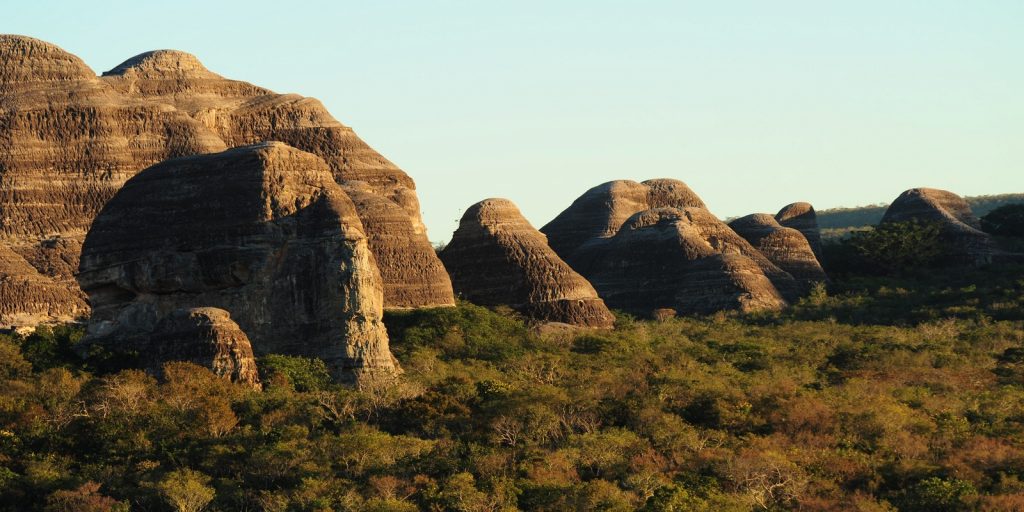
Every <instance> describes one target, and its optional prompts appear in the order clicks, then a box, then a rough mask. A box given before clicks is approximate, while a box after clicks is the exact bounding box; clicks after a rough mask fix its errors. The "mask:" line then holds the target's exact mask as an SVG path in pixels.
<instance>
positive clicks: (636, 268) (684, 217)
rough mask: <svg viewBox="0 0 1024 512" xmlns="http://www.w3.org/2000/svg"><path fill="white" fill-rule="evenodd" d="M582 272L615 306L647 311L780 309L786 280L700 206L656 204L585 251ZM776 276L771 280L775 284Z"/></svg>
mask: <svg viewBox="0 0 1024 512" xmlns="http://www.w3.org/2000/svg"><path fill="white" fill-rule="evenodd" d="M588 250H589V251H593V252H594V253H595V255H594V256H593V258H592V262H591V265H590V272H589V273H588V274H586V276H587V278H589V279H590V282H591V283H593V285H594V287H595V288H596V289H597V291H598V294H599V295H600V296H601V297H602V298H603V299H604V300H605V302H606V303H607V304H608V305H609V306H611V307H614V308H621V309H624V310H628V311H635V312H639V313H642V314H649V313H651V312H652V311H655V310H659V309H666V308H667V309H673V310H676V311H678V312H680V313H684V314H688V313H711V312H715V311H721V310H740V311H761V310H778V309H781V308H783V307H784V306H785V305H786V299H785V297H784V294H783V293H781V292H780V291H779V289H778V287H779V285H782V286H783V287H784V288H788V289H792V288H793V286H794V282H793V279H792V277H790V276H789V275H788V274H786V273H785V272H783V271H782V270H780V269H779V268H778V267H776V266H775V265H773V264H772V263H771V262H769V261H768V260H767V259H766V258H765V257H764V256H762V255H761V254H760V253H759V252H758V251H757V250H756V249H754V248H753V247H752V246H751V245H750V244H749V243H747V241H746V240H743V239H742V238H740V237H739V236H738V235H736V234H735V233H734V232H733V231H732V230H731V229H729V227H728V226H726V225H725V224H724V223H723V222H721V221H720V220H718V218H716V217H715V216H714V215H712V214H711V213H710V212H708V211H707V210H706V209H703V208H684V209H678V208H655V209H652V210H646V211H643V212H640V213H637V214H635V215H633V216H632V217H630V218H629V219H628V220H627V221H626V222H625V223H624V224H623V225H622V227H621V228H620V229H619V230H618V231H617V232H616V234H615V235H614V236H612V237H611V238H607V239H604V240H603V241H601V242H600V243H598V244H593V245H591V246H590V248H589V249H588ZM773 280H774V282H773Z"/></svg>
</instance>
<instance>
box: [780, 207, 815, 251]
mask: <svg viewBox="0 0 1024 512" xmlns="http://www.w3.org/2000/svg"><path fill="white" fill-rule="evenodd" d="M775 220H777V221H779V224H782V225H783V226H785V227H787V228H793V229H795V230H797V231H799V232H800V233H802V234H803V235H804V238H806V239H807V243H809V244H810V245H811V250H812V251H814V256H815V257H816V258H818V261H819V262H820V261H821V230H820V229H819V228H818V214H817V212H815V211H814V206H811V203H802V202H801V203H792V204H788V205H786V206H783V207H782V209H781V210H779V213H776V214H775Z"/></svg>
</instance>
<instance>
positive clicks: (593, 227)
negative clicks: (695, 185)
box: [540, 179, 705, 270]
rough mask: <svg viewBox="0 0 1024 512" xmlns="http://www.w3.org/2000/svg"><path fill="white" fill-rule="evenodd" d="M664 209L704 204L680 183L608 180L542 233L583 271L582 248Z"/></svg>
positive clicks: (661, 180) (576, 202)
mask: <svg viewBox="0 0 1024 512" xmlns="http://www.w3.org/2000/svg"><path fill="white" fill-rule="evenodd" d="M662 207H670V208H705V205H704V202H703V201H701V199H700V197H698V196H697V194H695V193H694V192H693V191H692V190H690V187H688V186H686V184H685V183H683V182H681V181H678V180H671V179H654V180H647V181H644V182H642V183H637V182H635V181H630V180H618V181H609V182H608V183H603V184H601V185H598V186H596V187H594V188H592V189H590V190H588V191H586V192H585V193H584V194H583V195H582V196H580V197H579V198H578V199H576V200H575V201H573V203H572V205H570V206H569V207H568V208H566V209H565V211H563V212H562V213H560V214H559V215H558V216H557V217H555V218H554V219H553V220H552V221H551V222H548V223H547V224H546V225H545V226H544V227H542V228H540V231H541V232H542V233H544V234H545V235H547V237H548V242H549V243H550V244H551V248H552V249H554V251H555V252H556V253H558V255H559V256H561V257H562V259H564V260H565V261H566V262H568V263H569V264H570V265H572V266H573V268H576V269H577V270H580V268H579V267H578V265H582V264H583V262H582V261H580V258H579V256H578V255H577V251H578V250H579V249H580V247H581V246H583V245H585V244H588V243H594V242H595V241H598V240H600V239H604V238H609V237H612V236H614V235H615V233H617V232H618V230H619V228H620V227H621V226H622V225H623V223H625V222H626V220H627V219H629V218H630V217H631V216H632V215H633V214H635V213H637V212H641V211H644V210H649V209H651V208H662ZM583 252H585V251H583Z"/></svg>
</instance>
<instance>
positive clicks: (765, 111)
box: [0, 0, 1024, 242]
mask: <svg viewBox="0 0 1024 512" xmlns="http://www.w3.org/2000/svg"><path fill="white" fill-rule="evenodd" d="M3 10H4V15H3V17H2V19H0V32H4V33H14V34H23V35H29V36H33V37H37V38H39V39H43V40H46V41H49V42H51V43H55V44H57V45H59V46H61V47H62V48H64V49H65V50H67V51H70V52H71V53H74V54H76V55H78V56H79V57H81V58H82V59H83V60H85V62H86V63H87V64H89V65H90V66H91V67H92V68H93V70H94V71H96V72H97V73H101V72H103V71H106V70H109V69H110V68H113V67H114V66H116V65H117V64H119V63H120V62H122V61H123V60H125V59H127V58H129V57H131V56H133V55H136V54H138V53H141V52H144V51H148V50H154V49H161V48H173V49H178V50H183V51H187V52H190V53H193V54H195V55H197V56H198V57H199V58H200V60H202V61H203V63H204V64H205V65H206V67H207V68H209V69H210V70H212V71H214V72H217V73H219V74H221V75H224V76H226V77H229V78H235V79H239V80H245V81H249V82H252V83H255V84H258V85H261V86H264V87H268V88H270V89H273V90H275V91H277V92H282V93H284V92H295V93H299V94H303V95H306V96H313V97H316V98H318V99H320V100H321V101H322V102H323V103H324V104H325V105H326V106H327V108H328V109H329V110H330V111H331V113H332V114H334V116H335V117H336V118H338V119H339V120H340V121H341V122H342V123H344V124H346V125H348V126H351V127H353V128H354V129H355V130H356V133H358V134H359V135H360V136H361V137H362V138H363V139H364V140H365V141H366V142H368V143H369V144H370V145H371V146H373V147H374V148H375V149H377V150H378V151H379V152H381V153H382V154H384V155H385V156H386V157H387V158H388V159H390V160H392V161H393V162H395V163H396V164H398V165H399V166H400V167H402V168H403V169H404V170H405V171H406V172H407V173H409V174H410V175H411V176H412V177H413V178H414V179H415V180H416V183H417V190H418V193H419V198H420V202H421V205H422V210H423V217H424V220H425V222H426V224H427V227H428V232H429V237H430V239H431V240H433V241H435V242H440V241H444V240H447V239H449V238H450V236H451V232H452V231H453V230H454V229H455V227H456V226H457V221H458V219H459V217H461V215H462V212H463V211H464V209H465V208H466V207H468V206H469V205H471V204H473V203H475V202H477V201H479V200H482V199H485V198H488V197H505V198H508V199H511V200H513V201H514V202H516V204H518V205H519V208H520V209H521V210H522V212H523V213H524V215H526V217H527V218H528V219H529V220H530V221H531V222H532V223H533V224H534V226H535V227H537V228H540V227H541V226H543V225H544V224H545V223H547V222H548V221H549V220H551V219H552V218H553V217H554V216H555V215H557V214H558V213H559V212H560V211H562V210H563V209H565V208H566V207H568V206H569V204H570V203H571V202H572V201H573V200H574V199H575V198H576V197H578V196H579V195H580V194H582V193H583V192H585V191H586V190H587V189H589V188H591V187H593V186H596V185H598V184H601V183H603V182H606V181H610V180H614V179H632V180H637V181H641V180H644V179H649V178H657V177H668V178H676V179H680V180H683V181H685V182H686V183H687V184H689V185H690V187H691V188H693V189H694V190H695V191H696V192H697V193H698V194H699V195H700V196H701V197H702V198H703V199H704V201H705V202H706V203H707V204H708V206H709V208H710V209H711V210H712V211H713V212H714V213H715V214H717V215H718V216H720V217H723V218H724V217H732V216H739V215H745V214H747V213H753V212H775V211H777V210H778V209H779V208H780V207H782V206H783V205H785V204H788V203H791V202H794V201H809V202H811V203H813V204H814V205H815V207H816V208H818V209H824V208H830V207H837V206H856V205H864V204H873V203H880V202H889V201H891V200H892V199H894V198H895V197H896V196H897V195H899V193H900V192H902V191H903V190H905V189H908V188H912V187H919V186H929V187H935V188H944V189H948V190H952V191H954V192H957V193H959V194H962V195H980V194H995V193H1006V192H1024V30H1022V27H1024V2H1022V1H1020V0H977V1H972V2H966V1H963V0H956V1H950V0H900V1H892V0H884V1H878V0H858V1H838V0H792V1H791V0H775V1H767V0H763V1H741V0H721V1H713V2H712V1H707V0H701V1H686V0H676V1H643V0H634V1H630V2H627V1H617V2H610V1H602V0H579V1H569V0H565V1H559V0H547V1H533V0H519V1H516V2H498V1H482V0H476V1H445V0H437V1H416V2H414V1H388V0H373V1H365V0H364V1H360V2H349V1H330V2H327V1H325V2H262V1H258V0H249V1H245V2H239V1H215V0H206V1H192V0H178V1H173V2H148V1H139V0H132V1H110V2H103V1H88V2H85V1H58V0H48V1H44V0H33V1H31V2H29V1H18V2H8V5H4V7H3Z"/></svg>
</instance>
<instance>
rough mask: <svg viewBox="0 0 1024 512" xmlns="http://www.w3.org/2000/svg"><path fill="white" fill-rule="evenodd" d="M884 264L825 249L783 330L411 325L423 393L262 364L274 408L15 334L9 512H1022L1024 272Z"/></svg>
mask: <svg viewBox="0 0 1024 512" xmlns="http://www.w3.org/2000/svg"><path fill="white" fill-rule="evenodd" d="M902 229H903V230H904V231H905V230H906V229H910V230H911V231H912V232H911V233H910V235H911V236H917V237H919V238H921V240H922V241H923V242H924V243H927V241H928V238H929V237H930V236H933V235H934V233H932V232H931V231H929V229H928V227H927V226H917V227H910V228H906V227H904V228H902ZM893 233H902V235H901V236H906V235H907V233H906V232H902V231H899V230H896V231H893V232H886V231H880V232H879V233H877V234H874V235H870V236H874V237H881V238H882V239H883V241H884V237H887V236H894V235H893ZM865 236H869V235H865ZM869 242H870V241H866V239H861V240H859V241H856V240H854V241H850V242H844V243H843V244H838V246H830V247H829V249H828V253H827V254H833V255H835V254H840V255H843V258H845V259H843V260H837V263H836V268H837V270H838V271H837V272H836V274H835V275H836V277H835V281H834V282H833V283H832V284H831V285H830V286H829V287H825V286H821V287H819V288H817V289H815V290H814V292H813V293H812V294H811V295H810V296H809V297H808V298H807V299H805V300H804V301H802V302H800V303H799V304H796V305H795V306H794V307H792V308H790V309H789V310H787V311H785V312H782V313H773V314H756V315H738V314H717V315H713V316H708V317H686V318H662V319H661V320H658V321H656V320H646V319H637V318H634V317H631V316H629V315H626V314H619V315H618V322H617V326H616V328H615V329H614V330H613V331H592V332H578V331H559V330H551V329H547V330H544V331H538V330H536V329H533V328H531V327H530V326H529V325H528V324H526V323H525V322H524V321H522V319H520V318H518V317H517V316H516V315H515V314H514V313H512V312H510V311H501V310H499V311H492V310H487V309H484V308H480V307H476V306H473V305H470V304H466V303H462V304H460V305H459V306H458V307H457V308H448V309H436V310H423V311H416V312H408V313H401V314H392V315H390V316H389V317H388V318H387V324H388V328H389V331H390V334H391V338H392V349H393V351H394V353H395V355H396V357H397V358H398V360H399V361H400V362H401V364H402V367H403V368H404V370H405V373H404V375H402V376H401V378H399V379H397V380H395V381H392V382H379V383H367V384H365V385H364V386H363V387H362V388H359V389H352V388H346V387H343V386H340V385H337V384H334V383H332V382H331V379H330V378H329V376H328V374H327V371H326V368H325V366H324V365H323V363H322V362H321V361H318V360H309V359H301V358H295V357H287V356H278V355H274V356H267V357H263V358H261V359H260V360H259V364H260V367H261V372H262V379H263V384H264V389H263V390H262V391H257V390H252V389H249V388H246V387H243V386H239V385H234V384H231V383H229V382H226V381H224V380H222V379H219V378H217V377H215V376H214V375H213V374H211V373H210V372H209V371H207V370H205V369H203V368H200V367H198V366H194V365H191V364H186V363H170V364H168V365H166V366H165V368H164V372H163V375H162V376H161V377H160V378H159V379H157V378H155V377H153V376H150V375H147V374H145V373H142V372H140V371H137V370H131V369H118V368H117V367H112V366H111V364H110V362H109V361H104V360H103V359H102V357H99V356H98V355H93V356H90V357H87V358H85V359H83V358H81V357H79V356H78V355H77V354H76V353H75V352H74V350H73V345H74V343H75V342H76V341H77V339H78V338H79V337H80V336H81V330H80V329H79V328H77V327H73V326H65V327H55V328H42V329H39V330H38V331H36V333H34V334H32V335H30V336H15V335H3V336H0V503H3V508H4V509H6V510H50V511H72V510H73V511H109V510H152V511H166V510H179V511H200V510H210V511H228V510H254V511H255V510H266V511H320V510H353V511H406V510H408V511H413V510H437V511H441V510H455V511H501V510H516V509H520V510H536V511H555V510H607V511H617V510H643V511H702V510H705V511H756V510H810V511H838V510H854V511H864V512H867V511H893V510H900V511H910V512H925V511H929V512H932V511H939V512H941V511H961V510H963V511H1004V510H1024V428H1022V427H1024V267H1022V266H1019V265H1011V264H1004V265H1000V266H994V267H990V268H982V269H972V270H967V269H962V268H943V267H941V265H939V260H938V259H930V260H927V261H923V262H922V261H920V260H914V259H913V258H909V256H907V255H905V254H904V255H900V254H898V251H896V254H895V257H894V255H893V253H892V252H891V251H890V252H884V251H883V252H882V253H872V252H871V251H877V250H878V247H879V246H878V241H877V240H875V241H874V242H871V243H869ZM872 244H874V245H872ZM883 245H884V244H883ZM908 258H909V259H908Z"/></svg>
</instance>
